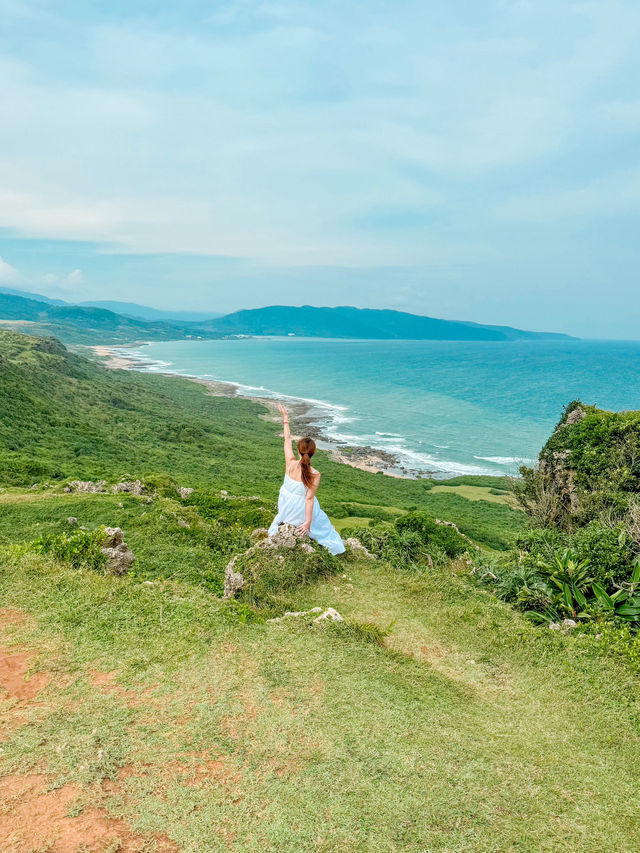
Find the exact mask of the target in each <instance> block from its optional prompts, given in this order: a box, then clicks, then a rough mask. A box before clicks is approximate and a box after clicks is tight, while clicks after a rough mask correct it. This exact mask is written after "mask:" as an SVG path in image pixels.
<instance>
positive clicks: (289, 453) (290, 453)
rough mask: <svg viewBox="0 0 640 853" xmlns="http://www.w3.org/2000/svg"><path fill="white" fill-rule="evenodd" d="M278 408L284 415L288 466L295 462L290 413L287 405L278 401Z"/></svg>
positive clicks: (285, 454)
mask: <svg viewBox="0 0 640 853" xmlns="http://www.w3.org/2000/svg"><path fill="white" fill-rule="evenodd" d="M278 409H279V410H280V414H281V415H282V431H283V432H284V460H285V462H286V463H287V468H288V467H289V465H290V464H291V463H292V462H295V458H296V457H295V456H294V455H293V448H292V447H291V432H290V431H289V413H288V412H287V410H286V409H285V407H284V406H283V405H282V404H281V403H278Z"/></svg>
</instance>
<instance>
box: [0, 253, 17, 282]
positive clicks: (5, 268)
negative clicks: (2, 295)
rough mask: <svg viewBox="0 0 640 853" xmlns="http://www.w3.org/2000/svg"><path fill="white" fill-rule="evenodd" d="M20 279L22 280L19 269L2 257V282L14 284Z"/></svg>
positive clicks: (0, 262)
mask: <svg viewBox="0 0 640 853" xmlns="http://www.w3.org/2000/svg"><path fill="white" fill-rule="evenodd" d="M18 281H20V273H19V272H18V270H17V269H16V268H15V267H12V266H11V264H8V263H7V262H6V261H5V260H3V258H2V257H0V283H2V284H14V283H16V282H18Z"/></svg>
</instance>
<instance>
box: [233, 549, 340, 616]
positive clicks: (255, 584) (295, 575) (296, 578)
mask: <svg viewBox="0 0 640 853" xmlns="http://www.w3.org/2000/svg"><path fill="white" fill-rule="evenodd" d="M311 544H312V543H311ZM312 547H313V551H312V552H307V551H306V550H303V549H302V548H301V547H299V546H296V547H295V548H282V549H269V548H265V549H260V548H259V549H256V550H255V551H251V553H249V554H242V555H240V556H239V557H238V558H237V560H236V562H235V565H234V569H235V571H237V572H240V573H241V574H242V575H243V576H244V578H245V580H246V581H247V584H246V586H245V587H244V588H243V590H242V592H241V593H240V600H242V601H245V602H248V603H251V604H255V605H258V606H264V605H269V604H271V603H273V602H274V597H275V596H277V595H279V594H281V593H286V592H287V591H289V590H293V589H295V588H296V587H299V586H301V585H303V584H306V583H309V582H310V581H312V580H314V579H316V578H318V577H322V576H323V575H328V574H332V573H334V572H336V571H338V570H339V569H340V564H339V563H338V561H337V559H336V558H335V557H334V556H333V555H332V554H330V553H329V551H327V549H326V548H321V547H320V546H314V545H313V544H312Z"/></svg>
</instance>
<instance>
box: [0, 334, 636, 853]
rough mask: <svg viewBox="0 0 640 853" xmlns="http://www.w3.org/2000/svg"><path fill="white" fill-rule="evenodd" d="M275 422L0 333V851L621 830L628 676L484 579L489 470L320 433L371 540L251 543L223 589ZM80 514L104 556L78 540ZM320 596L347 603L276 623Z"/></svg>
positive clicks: (292, 847) (501, 532) (266, 502)
mask: <svg viewBox="0 0 640 853" xmlns="http://www.w3.org/2000/svg"><path fill="white" fill-rule="evenodd" d="M278 432H279V428H278V425H277V424H275V423H273V422H272V421H270V420H269V417H268V414H267V413H266V411H265V409H264V408H263V407H262V406H260V405H258V404H256V403H252V402H250V401H246V400H236V399H228V398H221V397H214V396H212V395H211V394H209V393H208V392H207V389H206V388H205V387H204V386H202V385H199V384H196V383H191V382H188V381H186V380H182V379H177V378H176V379H172V378H167V377H162V376H151V375H146V374H136V373H131V372H122V371H109V370H106V369H105V368H104V367H102V366H101V365H100V364H97V363H95V362H91V361H88V360H86V359H83V358H81V357H79V356H76V355H72V354H70V353H68V352H67V351H65V350H64V349H63V348H62V347H61V346H60V345H59V344H57V342H55V341H50V340H37V339H34V338H28V337H25V336H21V335H18V334H14V333H8V332H7V333H0V771H1V774H2V779H1V780H0V801H2V805H1V806H0V849H2V850H3V851H4V850H7V851H33V853H57V851H59V850H60V851H66V850H73V851H76V850H77V851H82V853H86V851H96V853H97V851H101V853H105V851H110V853H115V851H124V853H126V851H154V850H155V851H168V850H170V851H189V853H206V852H207V851H227V850H237V851H292V853H293V851H296V853H298V851H323V852H324V851H327V853H328V851H349V853H351V851H353V853H355V851H358V853H360V851H362V853H365V851H367V853H369V851H376V853H377V851H384V853H395V851H415V853H423V851H442V853H453V851H455V852H456V853H457V852H458V851H464V853H467V852H468V851H472V853H475V851H477V853H487V851H489V852H490V851H495V853H504V851H523V853H524V851H531V853H533V852H534V851H535V852H536V853H537V851H549V853H552V851H553V853H555V851H574V850H581V851H592V853H603V851H611V853H614V851H627V850H628V851H633V850H636V849H638V847H640V824H639V822H638V820H637V806H636V802H635V800H636V795H637V790H638V782H639V779H638V775H639V774H638V769H637V768H638V765H639V759H640V748H639V747H640V742H639V738H638V723H639V709H640V705H639V703H638V700H639V699H640V689H639V683H638V678H637V674H636V673H635V672H634V671H633V669H632V668H630V667H629V665H628V661H627V660H626V659H625V658H624V657H623V656H620V655H617V654H610V653H608V652H607V651H606V650H605V649H603V648H602V646H601V645H599V644H598V643H597V642H595V641H594V639H593V636H592V635H590V634H589V633H586V632H582V631H576V632H569V633H565V632H562V631H549V630H548V629H547V628H546V627H537V626H536V625H535V624H533V623H532V621H530V620H529V619H528V618H526V616H525V614H524V612H522V609H519V608H518V607H517V606H513V603H509V602H508V601H503V600H500V597H499V596H498V595H496V594H495V590H494V589H493V588H491V586H487V585H484V584H482V583H479V582H478V575H479V574H480V573H482V572H486V570H487V567H493V568H494V569H496V571H495V572H493V574H494V576H497V574H498V566H503V567H504V566H505V565H507V562H508V561H509V560H510V559H511V555H513V554H514V553H515V552H514V547H515V545H516V542H518V541H521V537H522V536H526V535H527V531H528V527H529V524H530V522H529V520H528V517H527V515H526V514H525V513H524V512H523V511H522V510H521V509H519V508H518V506H517V501H516V500H515V498H514V497H513V496H512V494H511V492H510V491H509V488H508V484H506V483H505V482H504V481H502V480H498V479H496V478H458V479H457V480H450V481H447V483H446V484H442V483H440V484H438V483H435V482H433V481H429V480H415V481H413V480H398V479H395V478H392V477H387V476H385V475H383V474H376V475H374V474H370V473H366V472H363V471H359V470H357V469H354V468H351V467H349V466H346V465H340V464H337V463H335V462H332V461H331V460H330V459H329V458H328V457H327V456H326V455H325V454H322V453H320V454H319V458H318V462H317V467H318V468H319V469H320V470H321V471H322V473H323V479H322V486H321V493H320V495H319V497H320V500H321V502H322V504H323V506H325V508H326V509H327V511H328V512H329V514H330V515H331V517H332V519H333V520H334V521H335V523H336V525H337V526H338V527H339V528H340V530H341V532H343V533H344V535H345V536H347V535H349V534H350V533H351V534H354V533H357V534H358V535H359V536H360V537H361V538H362V541H363V542H365V544H367V547H370V548H371V550H373V551H374V554H375V556H376V557H377V558H376V559H371V558H369V557H367V556H366V555H363V554H362V553H361V552H358V551H349V552H348V553H347V554H346V555H345V556H343V557H339V558H331V559H329V558H328V557H327V556H326V555H323V554H321V553H320V552H318V551H315V552H314V553H313V554H312V555H307V556H305V555H301V554H299V553H298V549H297V548H296V549H295V552H291V553H290V554H284V552H283V554H282V556H283V561H282V563H281V564H280V565H281V568H280V569H279V574H276V573H274V572H273V571H272V572H271V574H269V573H268V572H269V571H270V569H269V566H268V565H267V563H266V562H265V563H264V566H263V565H262V564H261V563H259V560H260V559H262V558H258V557H256V560H257V561H258V563H259V564H258V565H257V571H258V570H259V571H263V572H264V574H263V575H262V576H261V577H262V582H261V583H256V585H255V587H254V588H253V589H252V591H251V593H250V594H249V593H247V594H244V593H241V594H240V595H239V597H238V598H236V599H235V600H233V601H230V602H225V601H223V599H222V597H221V593H222V588H223V583H224V575H225V567H226V565H227V563H228V562H229V560H230V559H231V558H232V557H233V556H235V555H237V554H241V553H243V552H244V551H246V550H247V549H248V548H249V547H250V546H251V545H252V543H253V542H254V541H255V540H254V539H252V531H253V530H254V529H255V528H258V527H264V526H266V524H267V523H268V521H269V520H270V518H271V517H272V515H273V512H274V507H275V500H276V498H277V491H278V488H279V485H280V482H281V478H282V474H283V470H282V468H283V463H282V446H281V438H280V437H279V434H278ZM73 479H81V480H92V481H94V482H95V481H98V480H104V481H106V488H107V489H108V490H110V489H111V488H112V487H113V486H114V485H115V484H117V483H119V482H121V481H123V480H137V479H139V480H141V481H142V483H143V486H144V491H143V493H142V494H140V495H133V494H127V493H118V494H113V493H111V492H110V491H107V492H106V493H97V494H92V493H80V492H77V491H72V492H67V491H65V486H68V483H69V482H70V481H71V480H73ZM179 487H189V488H192V489H194V491H193V493H192V494H190V495H188V496H185V497H181V496H180V494H179V492H178V488H179ZM223 490H224V492H226V494H221V492H222V491H223ZM70 518H71V519H76V521H71V522H70V521H69V519H70ZM434 518H438V519H440V520H446V521H450V522H453V523H455V524H456V525H457V527H458V529H459V531H460V534H458V533H456V532H455V531H453V529H452V528H442V527H441V526H440V527H439V526H438V525H435V522H434V521H433V519H434ZM102 526H111V527H113V526H118V527H120V528H121V529H122V531H123V533H124V537H125V541H126V542H127V544H128V545H129V546H130V547H131V549H132V550H133V552H134V554H135V556H136V560H135V563H134V564H133V566H132V568H131V570H130V571H129V573H127V574H126V575H124V576H121V577H119V576H114V575H111V574H108V573H106V572H105V571H104V570H103V569H101V568H100V564H99V563H97V562H96V561H95V560H94V561H93V562H92V560H91V559H90V558H91V557H92V556H94V557H95V554H93V555H92V553H90V552H89V550H84V551H83V550H82V549H83V548H89V546H86V545H85V544H82V543H84V542H85V540H84V539H82V537H81V536H80V534H79V533H78V528H79V527H81V528H86V531H87V533H88V534H92V533H93V532H94V531H99V530H100V528H101V527H102ZM443 530H444V531H448V532H446V535H445V532H443ZM86 538H88V537H86ZM78 543H79V544H78ZM98 556H99V555H98ZM265 560H266V558H265ZM92 566H93V567H92ZM314 607H321V608H323V609H324V608H327V607H333V608H335V609H336V610H337V611H338V612H339V613H340V614H341V615H342V617H343V620H344V621H342V622H336V623H331V622H325V623H320V624H317V623H315V622H314V621H313V618H314V616H315V614H310V615H306V616H299V617H291V618H286V619H284V620H281V621H277V622H272V621H269V620H270V619H273V618H278V617H280V616H282V614H284V612H285V611H306V610H310V609H311V608H314ZM54 803H55V804H56V805H55V808H54V807H53V805H52V804H54ZM45 806H46V808H45ZM27 813H30V814H38V815H40V817H38V819H37V820H35V819H34V820H33V821H31V822H29V821H25V820H24V819H21V815H24V814H27ZM34 827H36V829H34Z"/></svg>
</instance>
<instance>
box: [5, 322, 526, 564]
mask: <svg viewBox="0 0 640 853" xmlns="http://www.w3.org/2000/svg"><path fill="white" fill-rule="evenodd" d="M264 412H265V410H264V408H263V407H262V406H260V405H259V404H256V403H252V402H251V401H248V400H236V399H227V398H222V397H213V396H212V395H211V394H209V393H208V392H207V389H206V388H205V387H203V386H202V385H199V384H197V383H193V382H188V381H186V380H184V379H180V378H169V377H163V376H153V375H150V374H142V373H133V372H127V371H111V370H106V369H105V368H104V367H102V366H101V365H99V364H95V363H93V362H90V361H88V360H87V359H84V358H81V357H79V356H76V355H73V354H71V353H69V352H67V351H66V350H65V349H64V348H63V347H61V345H60V344H58V343H57V342H55V341H52V340H42V339H38V338H28V337H26V336H23V335H18V334H14V333H10V332H0V485H11V484H13V485H20V486H29V485H31V484H32V483H34V482H40V483H42V482H43V481H55V480H60V479H63V478H66V477H78V478H81V479H93V480H95V479H99V478H103V477H104V478H107V479H111V480H116V479H118V478H120V477H122V476H123V475H125V474H127V473H128V474H130V475H134V476H136V477H140V476H151V475H154V474H157V473H158V472H161V473H169V474H170V475H171V476H172V477H173V478H174V479H177V480H179V481H180V483H181V485H190V486H196V485H198V486H206V487H210V488H218V489H227V490H228V491H230V492H232V493H237V494H245V495H246V494H249V495H251V494H259V495H261V496H262V497H264V498H265V500H275V499H276V498H277V493H278V488H279V486H280V483H281V480H282V444H281V439H280V438H279V437H278V428H277V427H276V426H275V425H274V424H273V423H269V422H266V421H265V420H264V419H262V418H261V417H260V415H263V414H264ZM317 458H318V466H319V468H320V469H321V470H322V475H323V479H322V487H321V494H320V499H321V500H322V502H323V504H324V505H325V506H326V509H327V511H328V512H329V514H330V515H335V516H337V517H344V516H345V515H349V514H351V515H355V516H366V515H367V513H366V512H363V511H362V509H361V507H360V508H357V507H355V508H354V509H352V508H351V507H350V505H351V504H353V503H354V502H357V503H359V504H369V505H372V506H375V507H380V506H383V507H384V506H393V507H398V508H401V509H403V510H406V509H409V508H411V507H418V508H420V509H426V510H429V511H430V512H432V513H434V514H435V515H439V516H442V517H445V518H447V519H448V520H450V521H453V522H455V523H456V524H458V525H459V526H460V529H461V530H463V532H464V533H466V534H467V535H468V536H471V537H472V538H473V539H475V540H476V541H477V542H479V543H480V544H484V545H486V546H488V547H491V548H497V549H504V548H507V547H508V546H509V544H510V543H512V542H513V539H514V537H515V535H516V533H517V531H518V530H519V529H520V528H521V527H522V525H523V523H524V517H523V514H522V513H520V512H517V511H515V510H514V509H512V508H511V507H509V506H505V505H500V504H498V503H490V502H489V501H488V500H480V501H474V502H473V503H472V502H470V501H469V500H466V498H465V497H463V496H462V495H459V494H455V493H443V492H439V491H434V492H432V487H433V485H434V484H433V482H432V481H427V480H420V481H418V480H416V481H410V480H397V479H395V478H392V477H387V476H384V475H383V474H377V475H374V474H369V473H367V472H364V471H359V470H357V469H355V468H351V467H350V466H346V465H340V464H337V463H335V462H332V461H331V460H330V459H329V458H328V457H327V456H326V454H324V453H319V454H318V457H317ZM450 482H451V483H454V484H455V483H459V484H464V483H467V484H468V483H473V482H474V480H473V479H469V478H459V479H457V480H453V481H450ZM478 483H479V484H480V485H496V484H501V485H504V483H502V482H501V481H500V480H497V479H496V478H481V479H480V480H478Z"/></svg>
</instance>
